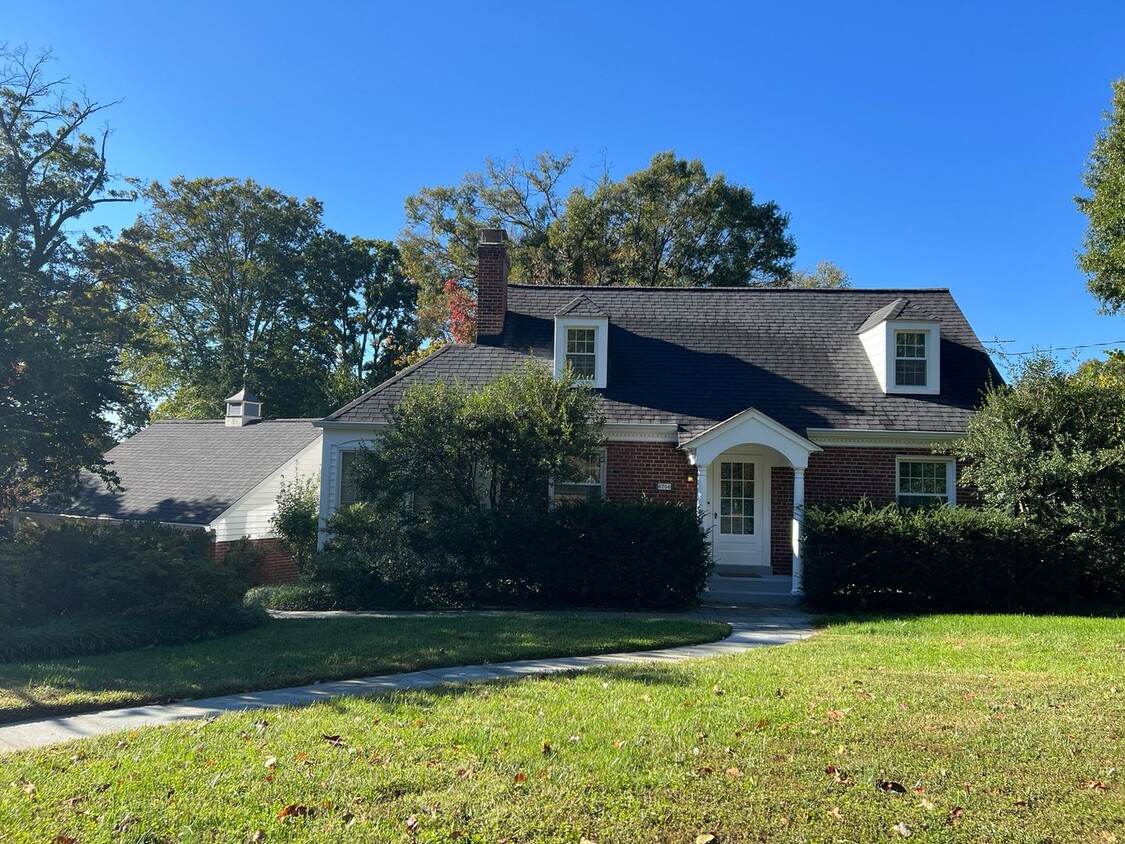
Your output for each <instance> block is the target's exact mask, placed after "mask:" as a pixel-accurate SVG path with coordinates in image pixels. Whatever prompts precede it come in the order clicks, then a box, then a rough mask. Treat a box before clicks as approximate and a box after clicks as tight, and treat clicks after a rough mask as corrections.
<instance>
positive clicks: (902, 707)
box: [898, 703, 910, 712]
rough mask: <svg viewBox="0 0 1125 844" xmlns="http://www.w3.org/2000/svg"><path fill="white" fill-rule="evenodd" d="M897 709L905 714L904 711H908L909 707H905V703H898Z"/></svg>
mask: <svg viewBox="0 0 1125 844" xmlns="http://www.w3.org/2000/svg"><path fill="white" fill-rule="evenodd" d="M898 708H899V709H900V710H901V711H903V712H905V711H906V710H907V709H909V708H910V707H909V706H907V705H906V704H905V703H900V704H899V705H898Z"/></svg>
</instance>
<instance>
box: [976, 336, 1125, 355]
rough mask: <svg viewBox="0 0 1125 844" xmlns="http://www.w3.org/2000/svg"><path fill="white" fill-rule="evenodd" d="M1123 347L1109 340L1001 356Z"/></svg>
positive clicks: (1116, 341) (1115, 341)
mask: <svg viewBox="0 0 1125 844" xmlns="http://www.w3.org/2000/svg"><path fill="white" fill-rule="evenodd" d="M992 342H993V343H1011V342H1012V341H1011V340H993V341H992ZM1121 345H1125V340H1110V341H1108V342H1106V343H1083V344H1081V345H1079V346H1048V347H1047V348H1046V349H1032V350H1031V351H1030V352H1004V351H1003V350H1001V353H1002V354H1005V355H1009V356H1010V357H1014V358H1020V357H1026V356H1027V355H1040V354H1043V353H1044V352H1073V351H1077V350H1078V349H1097V348H1102V347H1104V346H1121Z"/></svg>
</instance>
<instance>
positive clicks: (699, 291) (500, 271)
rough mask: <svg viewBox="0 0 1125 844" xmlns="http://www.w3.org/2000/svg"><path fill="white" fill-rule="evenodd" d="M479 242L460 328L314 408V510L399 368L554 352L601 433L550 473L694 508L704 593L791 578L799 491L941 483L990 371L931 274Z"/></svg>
mask: <svg viewBox="0 0 1125 844" xmlns="http://www.w3.org/2000/svg"><path fill="white" fill-rule="evenodd" d="M478 257H479V273H478V279H477V293H478V302H477V314H478V315H477V341H476V343H475V344H473V345H450V346H445V347H443V348H442V349H440V350H438V351H437V352H436V353H434V354H432V355H430V356H429V357H427V358H425V359H424V360H422V361H421V362H420V363H418V364H416V365H415V366H413V367H411V368H409V369H407V370H405V371H403V372H401V373H399V374H398V375H396V376H395V377H393V378H391V379H390V380H388V381H386V382H384V383H383V384H381V385H379V386H378V387H376V388H375V389H373V390H371V391H370V392H368V393H366V394H365V395H363V396H361V397H359V398H358V399H356V400H355V401H353V402H351V403H350V404H348V405H347V406H345V407H343V408H341V409H340V410H338V411H336V412H335V413H333V414H332V415H330V416H328V417H327V418H326V419H324V420H321V421H320V422H318V423H317V425H318V426H319V427H321V428H322V429H323V431H324V438H323V452H322V459H321V479H322V484H321V514H322V517H325V518H327V516H329V515H330V514H331V513H333V512H334V511H335V510H336V509H337V508H338V507H339V506H341V504H346V503H348V502H350V501H352V500H354V496H355V491H354V489H353V488H352V487H351V486H350V484H349V483H348V478H347V473H348V465H349V460H351V459H352V456H353V455H354V453H355V450H356V449H357V448H358V447H359V446H360V444H361V443H366V442H370V441H371V440H372V439H373V438H374V437H375V436H376V435H377V433H378V430H379V428H380V426H382V425H383V424H385V423H386V421H387V418H388V416H387V414H388V412H389V411H390V409H391V408H392V407H394V405H395V404H396V403H397V401H398V400H399V399H400V398H401V396H402V395H403V393H404V391H405V390H407V389H409V387H410V386H411V385H412V384H414V383H417V382H418V381H419V380H423V379H430V378H441V379H446V380H455V379H456V380H459V381H461V382H462V383H464V384H466V385H474V384H481V383H484V382H487V381H488V380H490V379H492V378H494V377H496V376H497V375H498V374H500V373H503V372H506V371H511V370H513V369H515V368H517V367H520V366H522V365H523V364H524V363H525V362H526V361H528V360H533V361H540V362H542V363H543V365H546V366H551V367H553V368H554V370H555V371H556V372H561V371H563V369H564V368H565V367H568V366H569V367H570V368H572V369H573V370H574V371H575V372H576V373H578V374H579V375H580V376H583V377H584V378H585V380H587V381H588V382H589V384H590V385H591V386H592V387H594V388H595V390H596V391H597V392H598V393H599V394H600V395H601V397H602V402H603V410H604V414H605V419H606V425H605V441H604V449H603V451H602V452H601V454H599V455H596V456H595V458H594V459H592V460H591V464H590V472H589V473H588V475H587V477H586V478H585V479H584V483H579V484H568V485H566V486H567V488H566V489H565V490H562V492H563V493H565V494H566V495H568V496H571V497H572V496H574V495H584V494H585V495H592V496H593V495H597V496H604V497H605V498H608V499H609V500H628V499H635V498H638V497H640V496H648V497H649V498H652V499H656V500H666V501H676V502H680V503H682V504H685V505H687V506H692V507H697V508H698V509H699V511H700V512H701V513H702V514H703V517H704V523H705V527H706V528H707V529H708V531H709V533H710V535H711V541H712V547H713V551H714V554H715V559H716V575H715V577H713V578H712V582H711V586H710V590H711V592H712V593H713V595H712V597H722V596H726V595H734V594H736V593H738V592H741V591H745V590H743V589H740V588H739V587H740V586H743V585H744V584H746V583H751V582H753V583H755V586H754V588H755V589H757V590H759V591H765V592H770V591H774V592H777V591H784V592H791V593H793V594H799V593H800V589H801V582H800V575H801V549H800V540H799V524H800V520H801V518H802V515H801V514H802V510H803V507H804V506H805V505H811V504H820V503H826V502H832V501H856V500H858V499H860V498H863V497H866V498H868V499H870V500H871V501H873V502H875V503H877V504H885V503H890V502H894V501H898V502H900V503H903V504H917V503H919V502H922V501H940V502H944V503H947V504H950V505H953V504H955V503H956V502H957V498H958V490H957V478H958V472H957V465H956V462H955V460H954V459H953V458H951V457H948V456H944V455H943V454H942V453H941V452H942V444H944V443H949V442H950V441H952V440H954V439H956V438H958V437H959V436H961V435H963V434H964V432H965V429H966V424H967V422H968V419H969V417H970V414H971V413H972V412H973V409H974V408H975V407H976V406H977V405H978V404H979V402H980V398H981V394H982V392H983V391H984V390H985V389H986V388H987V387H988V385H989V384H990V383H998V382H999V374H998V373H997V371H996V369H995V367H994V365H993V363H992V361H991V360H990V359H989V357H988V354H987V353H986V352H985V350H984V348H983V347H982V345H981V343H980V340H979V339H978V338H977V336H976V334H975V333H974V332H973V330H972V328H971V327H970V326H969V324H968V322H967V321H966V319H965V317H964V315H963V314H962V313H961V310H960V308H958V307H957V304H956V302H954V300H953V297H952V296H951V295H950V293H949V291H948V290H947V289H918V290H906V289H896V290H860V289H843V290H834V289H832V290H805V289H792V290H790V289H770V288H706V289H704V288H644V287H582V286H573V287H569V286H559V287H544V286H524V285H516V284H510V283H509V282H508V260H507V254H506V245H505V237H504V234H503V232H501V231H498V230H490V231H486V232H484V234H483V236H482V241H481V244H480V246H479V250H478ZM559 492H560V491H559V490H557V489H556V494H557V493H559Z"/></svg>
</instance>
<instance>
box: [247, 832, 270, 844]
mask: <svg viewBox="0 0 1125 844" xmlns="http://www.w3.org/2000/svg"><path fill="white" fill-rule="evenodd" d="M265 840H266V831H265V830H264V829H256V830H254V831H253V832H252V833H250V841H251V844H259V842H261V841H265Z"/></svg>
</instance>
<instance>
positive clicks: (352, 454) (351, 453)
mask: <svg viewBox="0 0 1125 844" xmlns="http://www.w3.org/2000/svg"><path fill="white" fill-rule="evenodd" d="M358 456H359V452H358V451H356V450H354V449H351V450H348V451H341V452H340V506H341V507H347V506H349V505H351V504H355V503H356V502H357V501H359V490H358V489H357V488H356V485H355V478H354V477H353V475H354V467H355V461H356V458H357V457H358Z"/></svg>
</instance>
